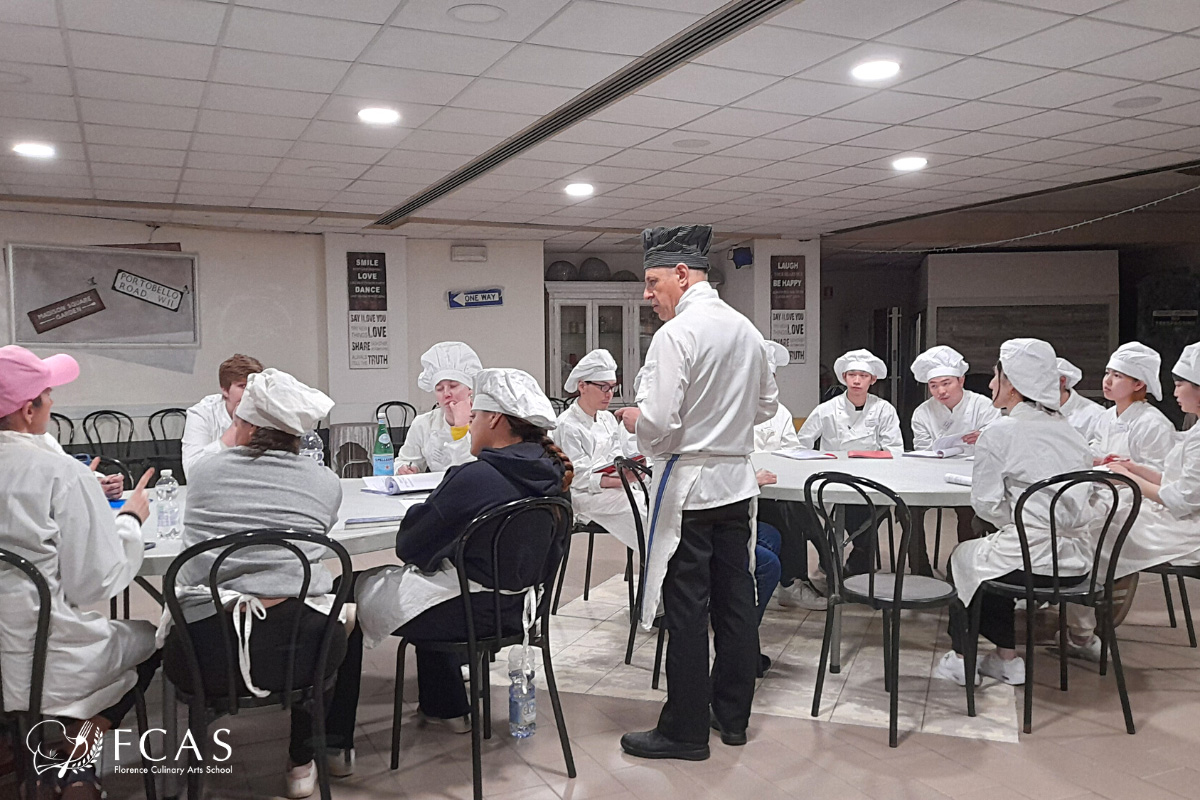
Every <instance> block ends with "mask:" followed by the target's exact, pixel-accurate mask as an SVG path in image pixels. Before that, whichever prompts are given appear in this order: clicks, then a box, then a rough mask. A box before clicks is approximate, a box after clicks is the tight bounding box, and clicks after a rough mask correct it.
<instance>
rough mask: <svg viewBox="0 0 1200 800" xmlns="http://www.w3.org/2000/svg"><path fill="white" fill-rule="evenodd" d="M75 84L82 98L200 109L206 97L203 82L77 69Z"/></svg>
mask: <svg viewBox="0 0 1200 800" xmlns="http://www.w3.org/2000/svg"><path fill="white" fill-rule="evenodd" d="M75 85H76V86H78V87H79V96H80V97H96V98H100V99H104V100H127V101H129V102H132V103H155V104H158V105H165V106H184V107H187V108H197V107H198V106H199V105H200V98H201V97H202V96H203V94H204V82H203V81H184V80H179V79H178V78H155V77H151V76H148V75H126V74H122V73H119V72H97V71H95V70H90V69H76V70H75Z"/></svg>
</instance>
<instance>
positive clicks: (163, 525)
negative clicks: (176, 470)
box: [154, 469, 183, 539]
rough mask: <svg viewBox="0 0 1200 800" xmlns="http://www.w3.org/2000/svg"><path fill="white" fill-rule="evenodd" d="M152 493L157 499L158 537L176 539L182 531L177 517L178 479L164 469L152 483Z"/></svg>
mask: <svg viewBox="0 0 1200 800" xmlns="http://www.w3.org/2000/svg"><path fill="white" fill-rule="evenodd" d="M154 495H155V497H156V498H157V499H158V502H157V503H156V505H157V511H156V512H155V513H156V514H157V517H156V519H157V520H158V538H160V539H178V538H179V536H180V534H181V533H183V526H182V525H181V524H180V518H179V481H177V480H175V476H174V475H172V474H171V470H169V469H164V470H163V471H162V474H161V475H160V476H159V478H158V483H156V484H154Z"/></svg>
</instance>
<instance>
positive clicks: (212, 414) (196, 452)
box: [182, 392, 233, 475]
mask: <svg viewBox="0 0 1200 800" xmlns="http://www.w3.org/2000/svg"><path fill="white" fill-rule="evenodd" d="M232 424H233V420H231V419H230V418H229V412H228V411H226V410H225V398H224V397H222V396H221V393H220V392H218V393H217V394H210V395H208V396H207V397H205V398H204V399H203V400H201V401H200V402H199V403H196V405H194V406H192V407H191V408H189V409H188V410H187V420H186V421H185V422H184V424H183V442H182V445H183V474H184V475H187V474H188V472H190V471H191V469H192V465H194V464H195V463H196V462H197V461H200V460H201V459H203V458H205V457H207V456H211V455H212V454H213V453H219V452H221V451H222V450H224V449H225V443H224V442H222V441H221V436H222V435H223V434H224V433H225V431H227V430H229V426H230V425H232Z"/></svg>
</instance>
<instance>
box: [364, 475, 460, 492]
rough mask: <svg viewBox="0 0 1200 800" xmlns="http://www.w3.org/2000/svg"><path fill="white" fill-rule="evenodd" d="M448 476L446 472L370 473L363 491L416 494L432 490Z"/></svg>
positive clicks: (365, 479)
mask: <svg viewBox="0 0 1200 800" xmlns="http://www.w3.org/2000/svg"><path fill="white" fill-rule="evenodd" d="M444 477H446V473H445V472H419V473H417V474H416V475H368V476H367V477H365V478H363V479H362V480H363V484H365V485H364V486H363V491H364V492H370V493H372V494H416V493H418V492H432V491H433V490H434V489H436V488H437V487H438V484H440V483H441V482H442V478H444Z"/></svg>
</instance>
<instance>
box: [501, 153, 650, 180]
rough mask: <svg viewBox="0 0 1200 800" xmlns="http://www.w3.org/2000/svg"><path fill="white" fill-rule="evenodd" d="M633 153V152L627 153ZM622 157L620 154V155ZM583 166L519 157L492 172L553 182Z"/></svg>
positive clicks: (631, 165)
mask: <svg viewBox="0 0 1200 800" xmlns="http://www.w3.org/2000/svg"><path fill="white" fill-rule="evenodd" d="M625 152H632V151H629V150H627V151H625ZM618 155H620V154H618ZM584 166H585V165H583V164H564V163H562V162H554V161H535V160H534V159H532V158H525V157H518V158H514V159H512V160H510V161H506V162H505V163H503V164H501V165H500V166H498V167H496V168H495V169H493V170H492V171H491V173H489V174H491V175H521V176H529V177H535V178H545V179H546V180H553V179H555V178H562V177H565V176H567V175H570V174H571V173H573V172H576V171H578V170H579V169H582V168H583V167H584ZM614 166H630V167H636V166H638V165H637V164H615V165H614Z"/></svg>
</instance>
